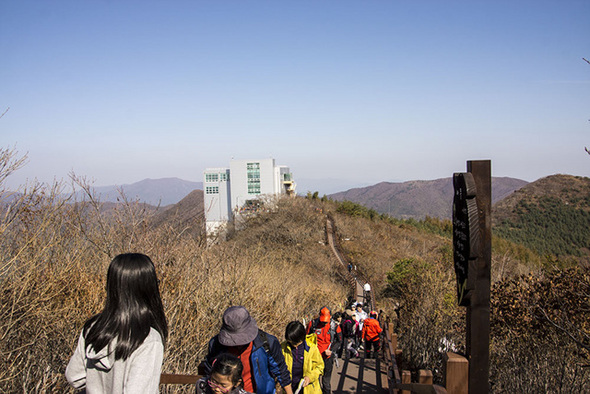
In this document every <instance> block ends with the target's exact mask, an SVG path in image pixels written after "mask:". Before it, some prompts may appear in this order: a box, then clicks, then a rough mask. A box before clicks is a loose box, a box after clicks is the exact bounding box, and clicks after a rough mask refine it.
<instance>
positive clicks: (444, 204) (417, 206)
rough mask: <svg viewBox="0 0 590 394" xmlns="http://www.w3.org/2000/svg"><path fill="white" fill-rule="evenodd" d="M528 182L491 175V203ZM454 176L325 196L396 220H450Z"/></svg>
mask: <svg viewBox="0 0 590 394" xmlns="http://www.w3.org/2000/svg"><path fill="white" fill-rule="evenodd" d="M526 184H528V182H527V181H523V180H521V179H516V178H508V177H492V204H493V203H495V202H497V201H499V200H501V199H503V198H505V197H506V196H508V195H510V194H511V193H512V192H514V191H515V190H518V189H520V188H521V187H523V186H525V185H526ZM453 193H454V191H453V178H451V177H449V178H441V179H435V180H430V181H408V182H401V183H392V182H381V183H378V184H376V185H373V186H367V187H362V188H355V189H350V190H347V191H344V192H340V193H334V194H330V195H329V196H328V197H330V198H332V199H334V200H337V201H343V200H349V201H352V202H356V203H359V204H362V205H364V206H366V207H368V208H373V209H375V210H376V211H377V212H379V213H384V214H389V215H390V216H392V217H396V218H399V219H409V218H414V219H423V218H424V217H426V216H430V217H437V218H440V219H451V216H452V201H453Z"/></svg>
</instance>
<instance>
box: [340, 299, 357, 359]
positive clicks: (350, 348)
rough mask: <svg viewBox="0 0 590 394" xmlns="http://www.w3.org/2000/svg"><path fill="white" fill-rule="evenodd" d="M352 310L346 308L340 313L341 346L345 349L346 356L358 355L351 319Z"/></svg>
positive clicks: (353, 325) (353, 324)
mask: <svg viewBox="0 0 590 394" xmlns="http://www.w3.org/2000/svg"><path fill="white" fill-rule="evenodd" d="M352 315H353V312H352V310H350V309H347V310H346V311H345V312H344V313H343V315H342V323H341V324H340V326H341V328H342V337H343V347H344V349H346V353H345V356H346V358H352V357H358V351H357V350H356V348H355V337H356V333H355V323H354V321H353V319H352Z"/></svg>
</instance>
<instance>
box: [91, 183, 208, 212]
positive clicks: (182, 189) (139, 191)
mask: <svg viewBox="0 0 590 394" xmlns="http://www.w3.org/2000/svg"><path fill="white" fill-rule="evenodd" d="M119 189H121V190H122V191H123V193H125V196H127V198H128V199H131V200H135V199H137V200H140V201H142V202H145V203H147V204H150V205H154V206H157V205H160V206H166V205H170V204H176V203H177V202H179V201H180V200H182V199H183V198H184V197H186V196H187V195H188V194H189V193H190V192H192V191H193V190H196V189H200V190H202V189H203V182H191V181H185V180H182V179H179V178H161V179H144V180H143V181H139V182H135V183H131V184H128V185H121V186H99V187H95V188H94V190H95V191H96V193H97V194H98V195H100V200H101V201H111V202H116V201H117V199H118V198H119V196H120V193H119Z"/></svg>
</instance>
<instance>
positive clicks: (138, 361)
mask: <svg viewBox="0 0 590 394" xmlns="http://www.w3.org/2000/svg"><path fill="white" fill-rule="evenodd" d="M114 345H115V344H114V343H111V344H110V345H109V346H107V347H105V348H103V349H101V350H100V351H98V352H95V351H94V349H93V348H92V346H89V347H88V349H86V343H85V340H84V335H83V334H80V338H79V339H78V346H77V347H76V351H75V352H74V355H73V356H72V358H71V359H70V362H69V363H68V366H67V368H66V379H67V380H68V382H69V383H70V385H72V386H73V387H74V388H76V389H81V388H85V389H86V393H87V394H93V393H113V394H123V393H125V394H128V393H138V394H139V393H141V394H144V393H146V394H151V393H158V392H159V384H160V373H161V369H162V361H163V359H164V344H163V342H162V337H161V336H160V333H159V332H158V331H156V330H155V329H154V328H151V329H150V333H149V334H148V336H147V337H146V338H145V340H144V341H143V343H142V344H141V345H140V346H139V347H138V348H137V349H135V351H134V352H133V353H131V356H129V357H128V358H127V360H125V361H123V360H115V351H114V349H115V346H114Z"/></svg>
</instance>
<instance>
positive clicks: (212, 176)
mask: <svg viewBox="0 0 590 394" xmlns="http://www.w3.org/2000/svg"><path fill="white" fill-rule="evenodd" d="M218 180H219V178H218V175H217V174H205V182H217V181H218Z"/></svg>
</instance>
